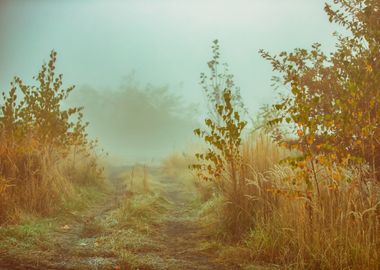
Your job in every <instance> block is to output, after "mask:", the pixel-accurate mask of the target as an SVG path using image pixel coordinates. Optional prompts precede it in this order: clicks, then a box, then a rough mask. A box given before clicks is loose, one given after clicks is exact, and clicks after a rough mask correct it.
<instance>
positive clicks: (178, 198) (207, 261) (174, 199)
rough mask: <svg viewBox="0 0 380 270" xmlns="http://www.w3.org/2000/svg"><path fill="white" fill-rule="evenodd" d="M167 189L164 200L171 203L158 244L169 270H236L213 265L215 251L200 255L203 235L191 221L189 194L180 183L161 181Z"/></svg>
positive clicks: (203, 239) (193, 220) (192, 218)
mask: <svg viewBox="0 0 380 270" xmlns="http://www.w3.org/2000/svg"><path fill="white" fill-rule="evenodd" d="M162 183H164V184H166V187H167V189H166V190H165V192H163V194H162V195H163V196H164V197H165V198H166V199H167V200H168V201H170V202H171V204H172V206H173V207H172V208H171V209H170V211H169V213H168V214H167V215H166V217H165V219H164V221H163V224H162V225H163V226H162V227H161V231H160V233H161V235H162V238H161V242H162V243H163V245H164V246H165V250H163V252H162V253H161V254H160V255H161V256H163V257H165V258H167V260H168V261H171V262H172V264H171V265H170V267H169V268H168V269H173V270H174V269H183V270H190V269H194V270H196V269H199V270H206V269H207V270H208V269H210V270H211V269H218V270H219V269H220V270H222V269H239V268H237V267H233V266H231V265H229V266H226V265H222V264H221V263H218V262H217V261H216V257H217V253H218V250H213V251H209V250H208V251H207V252H205V251H202V249H201V246H202V244H203V243H205V242H207V239H206V238H205V235H202V229H203V228H202V226H201V224H199V223H198V222H197V220H196V218H195V217H194V211H193V209H192V203H193V199H194V194H191V191H190V192H189V191H188V190H187V189H186V187H184V186H183V185H182V184H181V183H180V182H176V181H173V180H171V179H169V178H165V177H164V178H163V180H162Z"/></svg>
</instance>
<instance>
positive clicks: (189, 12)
mask: <svg viewBox="0 0 380 270" xmlns="http://www.w3.org/2000/svg"><path fill="white" fill-rule="evenodd" d="M334 30H335V28H334V26H333V25H331V24H329V23H328V20H327V16H326V15H325V13H324V11H323V1H320V0H308V1H305V0H250V1H248V0H247V1H246V0H235V1H221V0H220V1H217V0H203V1H200V0H192V1H190V0H188V1H184V0H155V1H153V0H135V1H133V0H129V1H128V0H126V1H100V0H99V1H97V0H81V1H73V0H69V1H47V0H36V1H26V0H25V1H17V0H15V1H7V0H2V1H0V37H1V47H0V89H1V90H3V91H4V90H5V91H7V90H8V89H9V82H10V81H11V80H12V77H13V76H15V75H18V76H20V77H21V78H23V79H24V80H25V81H27V82H28V80H29V81H30V79H31V78H32V76H34V75H36V74H37V72H38V70H39V67H40V66H41V64H42V62H43V61H46V60H47V59H48V55H49V52H50V50H51V49H55V50H56V51H57V52H58V62H57V69H58V72H59V73H63V75H64V82H65V83H66V85H71V84H74V85H76V86H77V88H76V90H75V92H74V94H73V97H72V98H71V99H70V103H71V104H76V105H83V106H84V107H85V114H86V119H87V120H88V121H89V122H90V126H89V133H90V135H91V137H93V138H98V139H99V141H100V144H101V146H102V147H104V148H105V150H106V151H108V152H109V153H110V154H111V155H113V156H115V157H118V158H126V159H128V160H147V159H152V158H160V157H163V156H164V155H166V154H168V153H170V152H172V151H181V149H183V148H186V147H187V146H188V145H189V144H190V143H191V141H192V140H193V136H192V132H191V130H192V128H193V127H194V126H195V125H196V121H198V119H199V114H200V113H202V112H203V111H204V109H203V106H204V104H203V103H202V102H203V95H202V91H201V88H200V87H199V85H198V81H199V73H200V72H203V71H205V70H206V69H207V65H206V63H207V61H208V60H209V59H210V57H211V48H210V46H211V42H212V40H214V39H219V40H220V44H221V53H222V58H223V60H224V61H225V62H228V63H229V65H230V70H231V72H232V73H233V74H235V78H236V84H237V85H239V86H240V87H241V92H242V96H243V98H244V100H245V103H246V106H247V107H248V109H249V111H250V113H251V115H254V113H255V112H257V110H258V108H259V107H260V106H261V105H262V104H265V103H271V102H272V101H273V100H274V99H275V97H276V95H277V94H276V93H275V91H274V90H273V89H272V88H271V86H270V84H271V82H270V78H271V77H272V75H273V74H272V71H271V66H270V64H269V63H267V62H265V61H264V60H262V59H261V58H260V56H259V54H258V50H259V49H261V48H263V49H266V50H269V51H271V52H278V51H281V50H289V49H292V48H295V47H308V46H309V45H311V44H312V43H313V42H316V41H319V42H322V43H323V44H324V47H323V48H324V49H325V50H326V51H328V50H330V49H331V48H332V47H333V45H334V38H333V37H332V32H333V31H334ZM132 71H134V74H135V75H134V80H133V81H131V80H128V79H126V76H127V75H128V74H131V72H132ZM195 108H197V110H196V111H195V110H194V109H195Z"/></svg>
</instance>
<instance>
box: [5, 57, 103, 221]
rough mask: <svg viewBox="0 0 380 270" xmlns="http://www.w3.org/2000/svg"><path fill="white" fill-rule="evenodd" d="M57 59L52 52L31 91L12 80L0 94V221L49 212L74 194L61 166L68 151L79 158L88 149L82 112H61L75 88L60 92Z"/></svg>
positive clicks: (21, 82)
mask: <svg viewBox="0 0 380 270" xmlns="http://www.w3.org/2000/svg"><path fill="white" fill-rule="evenodd" d="M56 55H57V53H56V52H55V51H52V52H51V54H50V60H49V62H48V63H47V64H46V63H45V64H43V65H42V68H41V70H40V72H39V73H38V76H37V77H35V78H34V79H35V81H36V82H37V84H36V85H27V84H25V83H24V82H23V81H22V80H21V79H20V78H19V77H15V78H14V80H13V81H12V82H11V89H10V90H9V91H8V92H7V93H5V92H3V94H2V95H3V102H2V104H1V117H0V179H1V182H0V184H1V188H0V192H1V198H0V203H1V209H0V220H1V221H8V220H10V219H12V218H14V217H15V216H17V213H16V212H17V211H24V210H28V211H29V210H30V211H33V212H34V211H35V212H38V213H47V212H50V211H51V210H52V208H54V207H55V206H56V205H57V204H58V202H62V200H64V199H65V198H67V197H68V196H69V195H70V194H71V193H72V191H73V187H72V180H73V179H69V178H70V177H69V175H68V174H67V172H66V171H65V168H64V166H65V165H64V163H65V162H66V163H67V160H68V157H69V156H70V155H72V153H73V151H75V152H76V153H77V155H80V154H79V153H82V154H83V153H84V152H86V151H87V150H88V149H89V148H91V142H89V141H88V140H87V134H86V132H85V128H86V125H87V124H86V123H83V121H82V118H83V114H82V108H67V109H64V108H63V102H64V101H65V99H66V98H67V97H68V96H69V94H70V93H71V91H73V90H74V86H71V87H69V88H63V87H62V84H63V81H62V75H61V74H60V75H57V74H56V73H55V68H56V67H55V62H56ZM97 169H98V168H96V170H97ZM74 171H75V170H72V171H71V172H74Z"/></svg>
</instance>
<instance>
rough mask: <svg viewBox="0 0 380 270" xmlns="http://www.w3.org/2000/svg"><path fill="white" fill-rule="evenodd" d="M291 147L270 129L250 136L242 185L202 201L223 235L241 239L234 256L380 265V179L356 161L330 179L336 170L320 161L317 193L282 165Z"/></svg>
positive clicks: (294, 264)
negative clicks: (357, 166) (273, 136)
mask: <svg viewBox="0 0 380 270" xmlns="http://www.w3.org/2000/svg"><path fill="white" fill-rule="evenodd" d="M288 154H289V153H286V152H285V151H284V150H282V149H280V148H279V147H278V146H276V145H275V144H274V143H272V141H271V140H270V139H269V138H268V137H267V136H265V135H257V136H253V137H251V138H249V139H247V140H246V141H245V143H244V145H243V151H242V156H243V166H242V169H241V170H242V171H241V172H239V175H240V176H241V177H244V180H240V181H241V183H243V184H241V185H240V188H239V189H238V190H237V191H235V192H233V190H232V189H231V188H226V189H224V190H223V192H222V193H219V195H218V196H216V197H214V198H212V199H211V200H209V201H208V202H207V203H206V204H204V205H203V207H202V210H201V211H200V215H201V217H202V220H203V222H207V223H208V224H209V225H210V226H211V227H212V226H213V227H212V229H211V230H212V231H214V232H217V233H218V235H219V236H222V239H234V240H238V243H237V246H238V247H239V248H243V249H245V252H241V254H245V255H244V258H239V256H238V255H236V254H235V255H234V256H233V257H234V258H235V260H241V262H244V261H247V257H248V260H249V261H251V262H254V263H256V264H263V263H264V264H274V265H279V266H281V267H282V268H289V269H378V268H379V267H380V263H379V262H380V258H379V255H380V227H379V220H380V216H379V214H380V208H379V207H380V192H379V191H380V189H379V185H378V184H377V183H376V182H375V181H373V180H371V179H369V178H367V174H366V173H365V172H364V171H363V170H359V169H354V168H350V169H348V168H346V169H341V168H339V170H340V171H341V172H342V173H341V174H342V177H341V179H339V181H336V180H335V179H334V180H335V181H332V180H333V179H331V174H330V173H329V172H330V171H331V169H329V168H325V167H323V166H319V167H318V175H317V177H318V181H319V184H320V198H319V199H318V194H317V190H316V188H315V187H312V189H308V188H307V185H306V184H305V183H304V182H302V181H301V182H299V181H297V180H295V179H297V172H296V170H295V169H291V168H290V167H288V166H287V165H284V164H280V160H281V159H283V158H284V157H285V156H286V155H288ZM335 169H336V170H338V168H335ZM329 177H330V178H329ZM225 181H228V178H226V179H225ZM332 182H334V183H335V185H334V187H333V188H332V186H331V183H332ZM227 184H228V182H227ZM227 187H228V186H227ZM306 190H308V192H306ZM234 226H237V228H236V227H235V228H234ZM231 236H232V237H231ZM228 250H229V249H228V248H226V250H225V252H224V253H223V254H224V255H223V257H224V259H226V260H228V257H231V256H230V255H231V254H230V253H229V252H228ZM246 251H249V256H247V252H246ZM226 254H227V255H226ZM221 256H222V255H221Z"/></svg>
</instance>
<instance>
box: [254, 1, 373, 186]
mask: <svg viewBox="0 0 380 270" xmlns="http://www.w3.org/2000/svg"><path fill="white" fill-rule="evenodd" d="M334 3H335V4H334V5H329V4H326V6H325V10H326V12H327V14H328V16H329V19H330V21H331V22H335V23H338V24H340V25H341V26H343V27H345V28H346V29H347V30H348V31H349V32H350V35H348V36H342V35H338V34H336V36H337V38H338V42H337V47H336V51H335V52H334V53H332V54H330V55H326V54H325V53H324V52H323V51H322V50H321V45H320V44H318V43H316V44H314V45H313V46H312V49H311V50H310V51H308V50H305V49H296V50H295V51H294V52H291V53H287V52H282V53H280V54H279V55H278V56H271V55H270V54H269V53H267V52H265V51H261V54H262V56H263V57H264V58H265V59H267V60H269V61H270V62H271V63H272V66H273V70H274V71H277V72H279V74H281V77H280V79H278V81H279V82H280V83H281V84H283V85H287V86H290V89H291V93H290V94H289V95H286V96H284V97H282V99H281V101H280V102H279V103H277V104H275V105H274V106H273V108H274V110H275V111H276V112H277V113H278V114H279V117H277V118H276V119H272V121H270V124H279V123H285V125H286V129H289V130H291V134H293V136H292V139H291V140H289V138H282V137H278V136H277V138H279V140H280V141H282V142H283V143H287V144H288V146H290V147H294V148H297V149H298V150H300V151H301V152H302V153H303V156H304V160H308V161H310V162H311V165H312V166H313V163H314V162H318V156H319V155H323V158H324V159H326V157H327V159H328V160H329V162H330V163H336V162H350V163H355V164H357V163H363V162H365V163H366V164H369V165H370V168H371V171H372V175H373V178H375V179H376V178H377V179H378V180H379V175H380V174H379V170H380V140H379V137H380V110H379V106H380V91H379V89H378V85H379V83H380V2H379V1H378V0H368V1H359V0H336V1H334ZM289 142H290V143H289Z"/></svg>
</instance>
